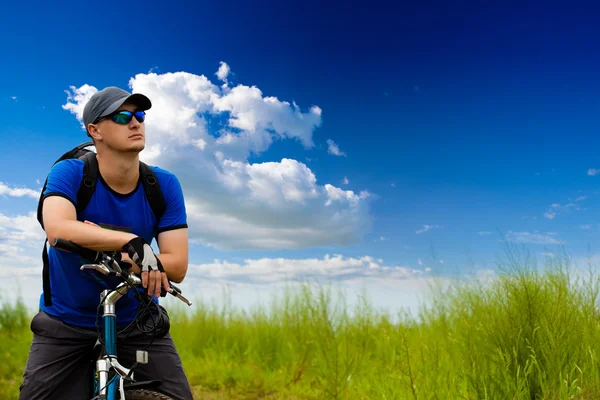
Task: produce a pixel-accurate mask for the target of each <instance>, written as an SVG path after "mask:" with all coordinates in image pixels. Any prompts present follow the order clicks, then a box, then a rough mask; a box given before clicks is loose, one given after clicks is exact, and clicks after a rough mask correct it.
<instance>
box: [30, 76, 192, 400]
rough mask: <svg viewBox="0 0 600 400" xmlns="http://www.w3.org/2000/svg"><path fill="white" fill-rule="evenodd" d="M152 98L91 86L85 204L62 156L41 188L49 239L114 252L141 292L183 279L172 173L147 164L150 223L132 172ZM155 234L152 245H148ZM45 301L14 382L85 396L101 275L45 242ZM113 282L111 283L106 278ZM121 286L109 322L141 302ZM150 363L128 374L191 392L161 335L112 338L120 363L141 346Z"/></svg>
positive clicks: (48, 395)
mask: <svg viewBox="0 0 600 400" xmlns="http://www.w3.org/2000/svg"><path fill="white" fill-rule="evenodd" d="M151 106H152V104H151V102H150V100H149V99H148V98H147V97H146V96H145V95H142V94H130V93H128V92H126V91H124V90H122V89H119V88H116V87H108V88H106V89H104V90H101V91H99V92H97V93H96V94H95V95H94V96H92V98H91V99H90V100H89V102H88V103H87V104H86V106H85V108H84V111H83V121H84V125H85V127H86V130H87V134H88V136H90V137H91V138H92V140H93V142H94V145H95V147H96V154H97V155H96V157H97V160H98V169H99V179H98V181H97V182H96V189H95V191H94V194H93V197H92V198H91V200H90V202H89V204H88V205H87V207H86V209H85V210H84V211H83V212H82V213H81V214H80V215H77V213H76V209H75V204H76V201H77V195H76V193H77V190H78V189H79V185H80V183H81V180H82V176H83V161H82V160H80V159H67V160H63V161H60V162H58V163H57V164H56V165H55V166H54V167H53V168H52V169H51V171H50V173H49V175H48V181H47V185H46V190H45V191H44V194H43V209H42V210H43V224H44V229H45V231H46V235H47V237H48V243H52V242H53V240H54V238H62V239H66V240H70V241H73V242H75V243H77V244H79V245H81V246H84V247H87V248H91V249H95V250H103V251H116V252H121V254H122V258H123V260H125V261H128V262H130V263H132V269H133V271H134V272H135V273H137V274H140V273H141V277H142V282H143V286H144V288H145V289H143V291H144V293H142V294H143V295H146V294H147V295H153V296H156V297H159V296H160V291H161V286H162V287H164V288H165V289H168V287H169V283H168V279H170V280H172V281H173V282H177V283H179V282H181V281H182V280H183V279H184V277H185V275H186V272H187V265H188V234H187V220H186V218H187V216H186V210H185V204H184V199H183V194H182V190H181V186H180V184H179V181H178V180H177V178H176V177H175V176H174V175H173V174H171V173H169V172H167V171H165V170H163V169H160V168H158V167H152V169H153V171H154V173H155V175H156V178H157V180H158V182H159V185H160V188H161V191H162V193H163V196H164V199H165V203H166V209H165V212H164V214H163V215H162V217H161V219H160V221H156V218H155V217H154V214H153V212H152V209H151V208H150V205H149V203H148V200H147V198H146V195H145V192H144V188H143V185H142V184H141V180H140V168H139V153H140V152H141V151H142V150H143V149H144V147H145V139H146V138H145V125H144V120H145V111H146V110H148V109H150V108H151ZM154 237H156V239H157V244H158V247H159V249H160V253H159V254H154V252H153V250H152V248H151V247H150V246H149V243H151V241H152V239H153V238H154ZM48 258H49V271H50V282H51V288H52V291H51V293H52V304H51V305H47V304H45V302H44V296H43V295H42V296H40V311H39V313H38V314H37V315H36V316H35V317H34V318H33V320H32V322H31V330H32V332H33V334H34V337H33V343H32V345H31V349H30V353H29V358H28V361H27V365H26V367H25V372H24V376H23V383H22V385H21V397H20V398H21V399H26V400H38V399H65V400H67V399H87V396H88V393H89V391H90V373H91V371H92V370H93V368H94V363H93V362H90V360H91V358H90V354H91V350H92V348H93V345H94V344H95V341H96V339H97V330H96V312H97V307H98V304H99V301H100V293H101V292H102V290H104V289H106V288H107V287H106V282H103V281H102V280H99V279H94V278H93V277H92V276H91V275H90V274H89V273H87V272H83V271H80V270H79V267H80V265H81V262H80V259H79V258H78V257H77V256H76V255H74V254H72V253H69V252H65V251H61V250H58V249H56V248H53V247H49V248H48ZM132 260H135V261H136V262H135V263H134V262H132ZM113 287H114V286H113ZM134 295H135V292H134V291H133V290H130V291H129V294H128V296H127V297H123V298H122V299H121V300H119V301H118V302H117V304H116V311H117V328H118V329H119V328H123V327H125V326H127V325H129V323H130V322H131V321H133V319H134V318H135V315H136V313H137V309H138V304H139V301H138V300H137V299H136V298H135V297H134ZM150 342H152V343H151V344H150V347H148V348H147V349H146V350H147V351H148V364H141V365H139V366H137V367H136V369H135V370H134V374H135V378H136V380H138V381H142V380H155V379H157V380H161V381H162V385H161V386H160V387H159V388H158V389H156V390H157V391H160V392H163V393H165V394H167V395H169V396H171V397H172V398H174V399H185V400H187V399H192V394H191V390H190V386H189V384H188V381H187V379H186V376H185V373H184V370H183V367H182V364H181V360H180V358H179V355H178V353H177V350H176V349H175V346H174V345H173V341H172V338H171V336H170V335H169V334H167V335H166V336H164V337H163V338H160V339H159V338H150V337H147V336H145V335H144V334H143V333H141V332H140V331H139V330H138V329H137V328H134V330H133V331H132V332H129V333H128V334H127V337H126V338H122V337H119V338H118V341H117V344H118V347H117V354H118V357H119V361H120V362H121V364H123V365H125V366H131V365H133V363H134V361H135V351H136V350H137V349H142V348H145V347H146V345H147V344H149V343H150Z"/></svg>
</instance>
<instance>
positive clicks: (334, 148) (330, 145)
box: [327, 139, 346, 157]
mask: <svg viewBox="0 0 600 400" xmlns="http://www.w3.org/2000/svg"><path fill="white" fill-rule="evenodd" d="M327 151H328V152H329V154H333V155H334V156H343V157H345V156H346V153H343V152H342V151H340V148H339V147H338V145H337V144H335V142H334V141H333V140H331V139H327Z"/></svg>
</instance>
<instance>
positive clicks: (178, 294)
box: [160, 282, 192, 306]
mask: <svg viewBox="0 0 600 400" xmlns="http://www.w3.org/2000/svg"><path fill="white" fill-rule="evenodd" d="M169 286H170V287H171V289H170V290H169V293H170V294H171V295H173V296H175V297H177V298H178V299H179V300H181V301H183V302H184V303H185V304H187V305H188V306H191V305H192V303H191V302H190V301H189V300H188V299H186V298H185V297H184V296H183V295H182V294H181V289H179V288H178V287H177V286H175V285H173V284H172V283H171V282H169ZM166 295H167V291H166V290H165V288H164V287H161V288H160V297H165V296H166Z"/></svg>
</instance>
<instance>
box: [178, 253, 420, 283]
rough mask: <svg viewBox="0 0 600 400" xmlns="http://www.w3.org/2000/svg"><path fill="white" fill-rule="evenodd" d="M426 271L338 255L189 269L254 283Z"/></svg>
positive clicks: (206, 277)
mask: <svg viewBox="0 0 600 400" xmlns="http://www.w3.org/2000/svg"><path fill="white" fill-rule="evenodd" d="M423 274H424V272H423V271H421V270H416V269H412V268H409V267H405V266H388V265H385V263H384V262H383V260H382V259H375V258H373V257H370V256H363V257H358V258H354V257H344V256H342V255H338V254H336V255H334V256H330V255H325V256H324V257H323V258H307V259H286V258H263V259H256V260H245V261H244V263H243V264H239V263H230V262H227V261H218V260H216V261H215V262H213V263H209V264H202V265H190V268H189V272H188V276H190V277H195V278H199V279H201V280H203V281H217V282H236V281H243V282H246V283H253V284H270V283H280V282H284V281H313V282H314V281H318V282H326V281H329V280H333V281H336V280H344V281H349V280H355V279H377V280H379V279H381V280H404V279H411V278H416V277H420V276H422V275H423Z"/></svg>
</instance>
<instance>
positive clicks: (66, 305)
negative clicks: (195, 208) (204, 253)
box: [40, 159, 187, 328]
mask: <svg viewBox="0 0 600 400" xmlns="http://www.w3.org/2000/svg"><path fill="white" fill-rule="evenodd" d="M151 168H152V169H153V171H154V173H155V175H156V178H157V180H158V182H159V185H160V189H161V192H162V194H163V196H164V199H165V203H166V210H165V212H164V214H163V216H162V218H161V220H160V221H157V220H156V218H155V216H154V213H153V211H152V208H151V207H150V203H148V201H147V200H146V194H145V192H144V186H143V184H142V182H141V180H140V182H139V183H138V186H137V187H136V189H135V190H134V191H133V192H131V193H128V194H120V193H117V192H115V191H114V190H112V189H111V188H110V187H109V186H108V185H107V184H106V183H105V182H104V180H103V179H102V176H101V175H100V176H99V178H98V181H97V183H96V190H95V192H94V195H93V196H92V198H91V200H90V202H89V204H88V206H87V207H86V209H85V210H84V211H83V212H82V213H81V214H80V215H78V220H79V221H85V220H88V221H90V222H93V223H95V224H97V225H100V226H101V227H103V228H107V229H114V230H120V231H125V232H131V233H133V234H135V235H138V236H141V237H143V238H144V239H146V241H147V242H148V243H151V242H152V240H153V238H155V237H156V236H157V235H158V234H159V233H160V232H164V231H167V230H170V229H178V228H187V214H186V209H185V203H184V199H183V192H182V190H181V186H180V184H179V180H178V179H177V177H176V176H175V175H173V174H172V173H170V172H168V171H165V170H163V169H161V168H158V167H154V166H152V167H151ZM82 177H83V161H82V160H79V159H68V160H63V161H60V162H59V163H57V164H56V165H55V166H54V167H52V169H51V170H50V173H49V175H48V183H47V185H46V190H45V191H44V195H45V196H48V195H58V196H62V197H64V198H66V199H68V200H70V201H71V202H72V203H73V205H75V204H76V202H77V191H78V190H79V185H80V183H81V180H82ZM48 259H49V269H50V288H51V292H52V306H49V307H47V306H46V305H45V304H44V295H43V293H42V295H41V296H40V307H41V309H42V310H44V311H45V312H47V313H48V314H50V315H53V316H55V317H57V318H59V319H61V320H62V321H64V322H66V323H67V324H71V325H76V326H82V327H87V328H94V327H95V326H96V313H97V311H98V305H99V303H100V295H101V293H102V291H103V290H105V289H114V288H115V287H116V285H117V284H118V283H120V281H119V280H118V279H117V278H115V277H112V278H108V277H106V276H104V275H101V274H99V273H98V272H95V271H92V272H90V271H81V270H80V269H79V268H80V267H81V265H82V264H84V263H85V260H83V259H81V258H80V257H79V256H77V255H75V254H73V253H69V252H65V251H61V250H58V249H55V248H54V247H52V246H48ZM107 278H108V279H107ZM142 290H143V288H141V287H140V291H142ZM143 295H145V296H147V294H143ZM138 303H139V301H138V300H137V299H136V298H135V292H134V291H133V290H132V289H130V290H129V292H128V295H127V296H126V297H125V296H124V297H122V298H121V299H120V300H119V301H118V302H117V303H116V313H117V326H125V325H128V324H129V323H130V322H131V321H133V319H134V318H135V315H136V313H137V309H138ZM101 312H102V310H100V314H99V316H98V323H99V324H100V325H101V324H102V317H101V315H102V313H101Z"/></svg>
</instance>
